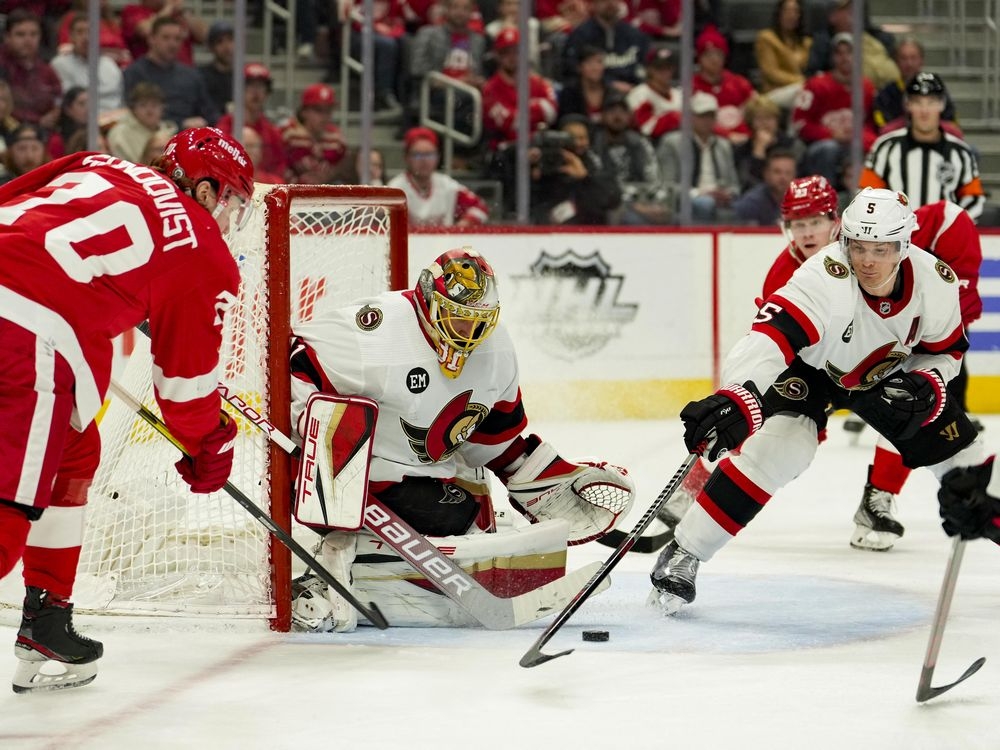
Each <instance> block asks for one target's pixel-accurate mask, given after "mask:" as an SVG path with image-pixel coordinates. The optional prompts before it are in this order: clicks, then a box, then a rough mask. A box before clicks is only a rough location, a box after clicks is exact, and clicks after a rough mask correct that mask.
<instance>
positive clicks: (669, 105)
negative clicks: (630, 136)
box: [627, 47, 683, 146]
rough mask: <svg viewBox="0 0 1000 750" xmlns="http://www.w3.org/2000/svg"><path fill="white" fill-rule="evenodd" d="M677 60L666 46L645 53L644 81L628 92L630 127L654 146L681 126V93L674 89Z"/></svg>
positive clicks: (675, 87) (676, 88)
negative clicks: (630, 114)
mask: <svg viewBox="0 0 1000 750" xmlns="http://www.w3.org/2000/svg"><path fill="white" fill-rule="evenodd" d="M676 72H677V58H676V57H675V56H674V55H673V53H671V52H670V50H669V49H667V48H666V47H652V48H650V50H649V52H647V53H646V82H645V83H640V84H639V85H638V86H636V87H635V88H633V89H632V90H631V91H629V92H628V97H627V101H628V105H629V107H630V108H631V110H632V126H633V127H634V128H635V129H636V130H638V131H639V132H640V133H642V134H643V135H644V136H646V137H647V138H649V139H650V142H651V143H652V144H653V145H654V146H655V145H656V144H658V143H659V141H660V138H661V137H662V136H663V135H664V134H666V133H669V132H670V131H672V130H677V128H679V127H680V125H681V108H682V103H681V101H682V99H683V94H682V93H681V90H680V88H679V87H677V86H674V74H675V73H676Z"/></svg>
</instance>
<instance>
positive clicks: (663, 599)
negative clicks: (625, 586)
mask: <svg viewBox="0 0 1000 750" xmlns="http://www.w3.org/2000/svg"><path fill="white" fill-rule="evenodd" d="M685 604H689V602H687V601H686V600H684V599H681V598H680V597H679V596H674V595H673V594H668V593H667V592H666V591H660V590H659V589H656V588H654V589H653V590H652V591H650V592H649V596H648V597H647V598H646V606H648V607H656V608H657V609H659V610H660V611H661V612H662V613H663V616H664V617H673V616H674V615H676V614H677V613H678V612H680V611H681V609H682V608H683V607H684V605H685Z"/></svg>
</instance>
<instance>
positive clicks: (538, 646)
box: [518, 453, 698, 668]
mask: <svg viewBox="0 0 1000 750" xmlns="http://www.w3.org/2000/svg"><path fill="white" fill-rule="evenodd" d="M697 460H698V454H697V453H691V454H690V455H688V457H687V458H686V459H685V460H684V463H683V464H681V466H680V468H679V469H677V471H676V472H675V473H674V476H673V477H672V478H671V480H670V481H669V482H668V483H667V486H666V487H664V488H663V490H662V491H661V492H660V494H659V496H658V497H657V498H656V500H655V501H654V502H653V504H652V505H651V506H649V510H647V511H646V513H645V514H644V515H643V517H642V518H640V519H639V522H638V523H637V524H636V525H635V526H634V527H633V528H632V531H630V532H629V533H628V534H627V535H626V537H625V540H624V541H623V542H622V543H621V545H620V546H619V547H618V549H616V550H615V551H614V552H612V553H611V557H609V558H608V559H607V560H605V561H604V564H603V565H601V567H600V568H599V569H598V570H597V572H596V573H594V576H593V577H592V578H591V579H590V580H589V581H587V584H586V585H585V586H584V587H583V588H582V589H580V591H579V592H577V594H576V596H574V597H573V598H572V599H571V600H570V603H569V604H567V605H566V608H565V609H563V611H562V612H560V613H559V614H558V615H557V616H556V619H554V620H553V621H552V622H551V623H550V624H549V626H548V627H547V628H545V630H544V632H543V633H542V634H541V635H540V636H538V640H536V641H535V642H534V643H533V644H531V648H529V649H528V650H527V651H526V652H525V654H524V656H522V657H521V661H520V662H518V663H519V664H520V665H521V666H522V667H526V668H527V667H537V666H538V665H539V664H544V663H545V662H547V661H551V660H552V659H558V658H559V657H560V656H566V655H568V654H572V653H573V649H568V650H566V651H560V652H559V653H558V654H543V653H542V647H543V646H544V645H545V644H546V643H548V642H549V640H550V639H551V638H552V636H554V635H555V634H556V632H557V631H558V630H559V628H561V627H562V626H563V625H565V624H566V621H567V620H569V618H570V617H572V616H573V613H574V612H576V611H577V610H578V609H579V608H580V607H581V606H583V603H584V602H585V601H586V600H587V599H588V598H589V597H590V595H591V594H593V593H594V591H596V590H597V589H598V587H599V586H600V585H601V584H602V583H605V579H606V578H607V576H608V574H609V573H610V572H611V569H612V568H614V567H615V566H616V565H617V564H618V563H619V562H621V559H622V558H623V557H625V555H626V554H627V553H628V551H629V550H630V549H631V548H632V545H633V544H635V541H636V540H637V539H638V538H639V537H640V536H641V535H642V532H643V531H645V530H646V527H647V526H649V524H651V523H652V522H653V519H654V518H655V517H656V514H657V513H658V512H659V511H660V509H661V508H662V507H663V506H664V505H666V504H667V501H668V500H669V499H670V498H671V496H672V495H673V494H674V493H675V492H676V491H677V488H678V487H680V486H681V482H683V481H684V477H686V476H687V475H688V474H689V473H690V471H691V469H692V467H694V464H695V461H697Z"/></svg>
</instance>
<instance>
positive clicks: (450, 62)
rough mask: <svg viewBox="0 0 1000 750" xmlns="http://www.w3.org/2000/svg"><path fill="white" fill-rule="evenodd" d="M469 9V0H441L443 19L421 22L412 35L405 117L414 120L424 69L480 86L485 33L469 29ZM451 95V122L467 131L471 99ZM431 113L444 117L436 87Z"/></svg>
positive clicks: (470, 7) (470, 4) (470, 8)
mask: <svg viewBox="0 0 1000 750" xmlns="http://www.w3.org/2000/svg"><path fill="white" fill-rule="evenodd" d="M472 10H473V3H472V0H445V3H444V18H443V22H442V23H441V24H439V25H434V26H424V27H423V28H421V29H420V30H419V31H418V32H417V34H416V36H415V37H414V39H413V59H412V61H411V65H410V74H411V77H412V80H411V86H410V90H411V92H412V100H411V101H410V103H409V111H408V113H407V121H409V122H414V121H415V120H416V101H417V97H418V95H419V93H420V86H421V83H422V82H423V79H424V77H425V76H427V74H428V73H431V72H434V71H436V72H438V73H443V74H444V75H445V76H448V77H449V78H454V79H455V80H457V81H461V82H462V83H464V84H466V85H469V86H473V87H475V88H477V89H478V88H480V87H482V85H483V81H484V79H483V58H484V56H485V54H486V37H484V36H483V35H482V34H480V33H479V32H477V31H473V29H472V27H471V25H470V22H471V20H472ZM455 98H456V111H455V120H454V122H455V123H456V125H460V126H462V127H463V128H464V129H465V130H466V132H471V118H472V112H473V101H472V99H471V98H469V97H467V96H464V95H462V94H461V93H459V94H458V95H457V96H456V97H455ZM431 114H432V116H433V117H434V118H435V119H437V120H439V121H443V120H444V93H443V91H441V90H439V89H434V90H433V91H432V92H431Z"/></svg>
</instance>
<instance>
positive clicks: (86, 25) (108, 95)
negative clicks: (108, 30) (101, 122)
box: [52, 14, 124, 159]
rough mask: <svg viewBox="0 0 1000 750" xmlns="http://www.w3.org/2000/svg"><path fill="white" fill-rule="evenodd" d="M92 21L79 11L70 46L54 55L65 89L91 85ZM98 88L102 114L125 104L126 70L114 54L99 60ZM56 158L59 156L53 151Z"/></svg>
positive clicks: (56, 69) (54, 62)
mask: <svg viewBox="0 0 1000 750" xmlns="http://www.w3.org/2000/svg"><path fill="white" fill-rule="evenodd" d="M89 31H90V22H89V21H88V20H87V16H86V15H83V14H77V15H76V17H75V18H74V19H73V21H72V22H71V23H70V26H69V39H70V49H68V50H67V51H65V52H60V53H59V54H58V55H56V56H55V57H54V58H52V69H53V70H55V72H56V75H58V76H59V82H60V84H61V85H62V89H63V91H68V90H69V89H71V88H73V87H74V86H82V87H83V88H85V89H87V88H89V87H90V63H89V62H88V60H87V46H88V44H89V41H88V39H89ZM97 90H98V92H99V97H100V103H99V104H98V110H99V111H100V112H101V114H106V113H108V112H113V111H114V110H117V109H121V108H122V106H124V105H123V101H124V100H123V98H122V97H123V95H124V90H123V83H122V70H121V68H119V67H118V66H117V65H116V64H115V63H114V61H113V60H112V59H111V58H110V57H105V56H104V55H103V54H102V55H101V56H100V59H99V61H98V63H97ZM52 158H53V159H54V158H56V155H55V154H54V153H53V154H52Z"/></svg>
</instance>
